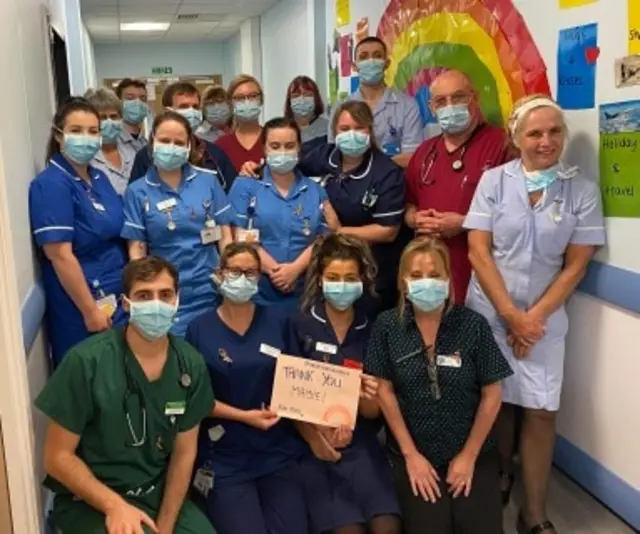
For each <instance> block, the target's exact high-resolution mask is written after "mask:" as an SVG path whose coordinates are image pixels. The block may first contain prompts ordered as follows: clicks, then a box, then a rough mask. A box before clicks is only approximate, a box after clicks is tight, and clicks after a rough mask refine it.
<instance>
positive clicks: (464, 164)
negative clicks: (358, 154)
mask: <svg viewBox="0 0 640 534" xmlns="http://www.w3.org/2000/svg"><path fill="white" fill-rule="evenodd" d="M430 106H431V111H432V112H433V114H434V115H435V117H436V118H437V120H438V123H439V124H440V127H441V128H442V134H441V135H438V136H437V137H433V138H431V139H428V140H427V141H425V142H424V143H422V144H421V145H420V147H419V148H418V150H416V152H415V153H414V155H413V157H412V158H411V161H410V162H409V166H408V168H407V170H406V174H405V176H406V182H407V183H406V185H407V188H406V191H407V193H406V202H407V206H406V212H405V222H406V223H407V225H408V226H409V227H410V228H413V229H414V230H415V231H416V233H417V234H422V235H431V236H437V237H440V238H442V239H444V241H445V243H446V244H447V246H448V247H449V251H450V255H451V269H452V275H453V290H454V298H455V302H456V304H464V301H465V298H466V296H467V286H468V285H469V279H470V277H471V265H470V264H469V260H468V258H467V254H468V247H467V235H466V232H465V231H464V230H463V228H462V222H463V221H464V218H465V215H466V214H467V211H468V209H469V205H470V204H471V200H472V198H473V194H474V192H475V190H476V186H477V185H478V181H479V180H480V177H481V176H482V174H483V172H484V171H485V170H487V169H490V168H492V167H497V166H499V165H502V164H503V163H506V162H507V161H509V160H510V159H511V157H510V156H509V153H510V151H509V148H508V143H507V139H506V135H505V132H503V130H501V129H500V128H496V127H494V126H491V125H489V124H487V123H486V122H485V121H484V118H483V117H482V112H481V111H480V106H479V103H478V95H477V93H476V91H475V90H474V88H473V86H472V84H471V81H470V80H469V78H468V77H467V76H466V75H465V74H463V73H461V72H458V71H455V70H450V71H447V72H444V73H443V74H441V75H440V76H438V77H437V78H436V79H435V80H434V81H433V83H432V84H431V101H430Z"/></svg>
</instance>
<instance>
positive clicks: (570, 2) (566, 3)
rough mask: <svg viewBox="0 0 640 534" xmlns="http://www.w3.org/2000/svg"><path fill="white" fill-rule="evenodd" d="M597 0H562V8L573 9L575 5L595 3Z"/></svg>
mask: <svg viewBox="0 0 640 534" xmlns="http://www.w3.org/2000/svg"><path fill="white" fill-rule="evenodd" d="M596 1H597V0H560V9H571V8H573V7H581V6H586V5H587V4H593V3H595V2H596Z"/></svg>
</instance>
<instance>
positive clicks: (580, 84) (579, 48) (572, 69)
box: [557, 24, 600, 109]
mask: <svg viewBox="0 0 640 534" xmlns="http://www.w3.org/2000/svg"><path fill="white" fill-rule="evenodd" d="M599 55H600V49H599V48H598V25H597V24H587V25H585V26H576V27H574V28H567V29H565V30H560V37H559V39H558V92H557V95H558V96H557V100H558V104H560V106H562V107H563V108H564V109H591V108H593V107H594V106H595V100H596V63H597V60H598V57H599Z"/></svg>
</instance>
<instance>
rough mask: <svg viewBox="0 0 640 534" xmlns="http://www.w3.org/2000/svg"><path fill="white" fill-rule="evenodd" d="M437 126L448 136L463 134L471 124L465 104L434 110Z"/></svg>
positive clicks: (469, 114) (467, 107)
mask: <svg viewBox="0 0 640 534" xmlns="http://www.w3.org/2000/svg"><path fill="white" fill-rule="evenodd" d="M436 117H437V119H438V124H439V125H440V128H442V131H443V132H445V133H448V134H458V133H460V132H464V131H465V130H466V129H467V128H468V127H469V124H471V113H469V106H468V105H467V104H455V105H453V106H445V107H443V108H440V109H438V110H436Z"/></svg>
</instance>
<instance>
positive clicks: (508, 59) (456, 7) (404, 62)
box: [377, 0, 550, 125]
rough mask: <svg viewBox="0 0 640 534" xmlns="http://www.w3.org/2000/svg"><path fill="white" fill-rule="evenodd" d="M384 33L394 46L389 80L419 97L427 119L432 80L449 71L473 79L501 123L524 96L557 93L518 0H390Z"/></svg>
mask: <svg viewBox="0 0 640 534" xmlns="http://www.w3.org/2000/svg"><path fill="white" fill-rule="evenodd" d="M377 35H378V37H380V38H381V39H382V40H383V41H384V42H385V43H386V44H387V47H388V49H389V57H390V60H391V64H390V66H389V68H388V69H387V74H386V77H387V78H386V81H387V84H388V85H390V86H392V87H395V88H396V89H399V90H402V91H405V92H407V93H408V94H410V95H412V96H414V97H415V98H416V100H417V101H418V105H419V107H420V109H421V112H422V114H423V118H424V120H425V122H428V121H429V120H430V114H429V108H428V105H427V102H428V100H429V89H428V88H429V85H430V84H431V81H432V80H433V79H434V77H435V76H437V75H438V73H439V72H441V71H442V70H443V69H452V68H455V69H457V70H461V71H463V72H465V73H466V74H467V75H468V76H469V77H470V78H471V80H472V82H473V85H474V87H475V88H476V89H477V90H478V92H479V95H480V106H481V108H482V111H483V113H484V115H485V117H486V119H487V120H488V121H489V122H491V123H493V124H497V125H502V124H503V123H504V121H505V118H506V117H508V115H509V113H510V110H511V108H512V106H513V103H514V102H515V101H517V100H518V99H519V98H522V97H523V96H526V95H529V94H532V93H544V94H547V95H548V94H550V89H549V81H548V79H547V69H546V66H545V64H544V61H543V59H542V56H541V55H540V52H539V51H538V47H537V46H536V44H535V42H534V41H533V38H532V37H531V34H530V33H529V30H528V28H527V25H526V24H525V22H524V19H523V17H522V15H521V14H520V12H519V11H518V10H517V9H516V7H515V6H514V5H513V2H512V1H511V0H390V2H389V5H388V6H387V9H386V10H385V12H384V14H383V16H382V19H381V20H380V24H379V26H378V32H377Z"/></svg>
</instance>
